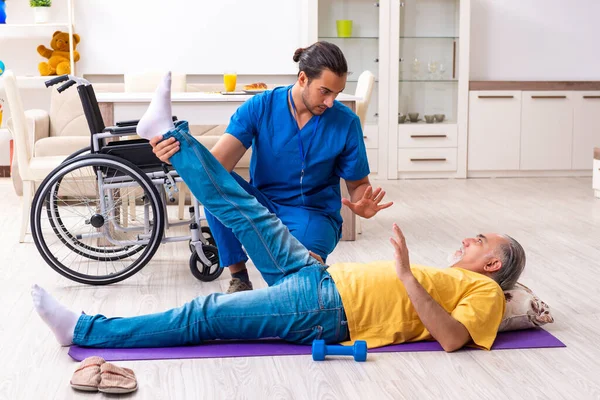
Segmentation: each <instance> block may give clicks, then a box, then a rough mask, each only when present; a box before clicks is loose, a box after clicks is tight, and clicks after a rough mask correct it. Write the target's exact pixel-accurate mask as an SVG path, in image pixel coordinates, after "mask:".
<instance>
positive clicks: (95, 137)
mask: <svg viewBox="0 0 600 400" xmlns="http://www.w3.org/2000/svg"><path fill="white" fill-rule="evenodd" d="M62 82H66V83H64V84H62V85H61V86H60V87H59V88H58V89H57V90H58V92H59V93H61V92H63V91H64V90H66V89H68V88H69V87H71V86H73V85H77V91H78V94H79V97H80V100H81V104H82V106H83V110H84V114H85V117H86V120H87V123H88V127H89V129H90V133H91V139H90V140H91V142H90V147H89V148H84V149H81V150H79V151H77V152H75V153H73V154H72V155H70V156H69V157H67V159H66V160H65V161H64V162H63V163H61V164H60V165H59V166H58V167H57V168H55V169H54V170H53V171H52V172H51V173H50V174H49V175H48V176H47V177H46V179H44V181H43V182H42V184H41V185H40V187H39V189H38V191H37V192H36V195H35V197H34V200H33V204H32V208H31V219H30V221H31V231H32V234H33V239H34V242H35V244H36V247H37V249H38V251H39V252H40V254H41V255H42V257H43V258H44V260H45V261H46V262H47V263H48V264H49V265H50V266H51V267H52V268H53V269H54V270H56V271H57V272H58V273H60V274H61V275H63V276H65V277H67V278H69V279H71V280H74V281H76V282H80V283H87V284H92V285H105V284H111V283H115V282H119V281H122V280H124V279H126V278H128V277H130V276H132V275H133V274H135V273H137V272H138V271H140V270H141V269H142V268H143V267H144V266H145V265H146V264H147V263H148V262H149V261H150V260H151V258H152V256H153V255H154V253H155V252H156V250H157V249H158V247H159V246H160V244H161V243H171V242H181V241H189V248H190V251H191V253H192V254H191V256H190V261H189V266H190V270H191V272H192V274H193V275H194V276H195V277H196V278H197V279H199V280H201V281H204V282H208V281H212V280H215V279H217V278H218V277H219V276H220V275H221V273H222V271H223V270H222V268H220V266H219V257H218V250H217V248H216V244H215V242H214V239H213V238H212V233H211V232H210V228H208V227H207V226H204V227H203V226H201V221H202V220H204V218H201V217H200V204H199V202H198V200H197V199H196V198H195V197H194V196H193V194H192V195H191V199H192V207H190V213H192V214H193V215H192V218H191V219H190V220H187V221H181V222H170V221H169V218H168V210H167V198H168V199H169V200H170V201H174V198H173V193H174V192H177V191H178V189H177V183H179V182H183V179H182V178H181V177H180V176H179V175H178V174H177V171H175V170H174V169H173V168H171V167H170V166H169V165H167V164H165V163H162V162H161V161H160V160H158V158H157V157H156V156H155V155H154V153H153V152H152V148H151V146H150V144H149V143H148V141H147V140H145V139H134V140H116V141H110V140H109V139H114V138H117V139H118V138H120V137H122V136H128V135H131V134H135V132H136V126H137V123H138V122H139V121H124V122H118V123H116V126H113V127H105V125H104V121H103V119H102V115H101V113H100V108H99V106H98V102H97V100H96V95H95V93H94V89H93V88H92V85H91V84H90V83H89V82H88V81H87V80H85V79H82V78H78V77H74V76H71V75H63V76H60V77H57V78H54V79H51V80H49V81H47V82H46V87H50V86H53V85H55V84H58V83H62ZM174 120H176V118H174ZM86 153H87V154H86ZM82 171H84V172H89V177H88V178H89V179H94V178H95V179H96V182H95V183H96V185H97V190H96V194H97V197H98V198H97V199H94V200H93V201H90V200H89V199H87V198H85V199H84V198H76V200H77V201H76V202H75V203H74V205H73V207H72V208H73V209H75V212H74V214H78V215H81V216H82V217H83V218H85V217H86V216H89V218H86V219H84V223H83V225H82V228H81V229H90V230H91V232H90V233H83V232H80V231H79V232H78V231H73V232H71V231H70V229H68V228H67V227H66V226H65V220H66V214H65V213H63V215H62V217H61V214H60V211H59V209H60V207H61V206H62V205H64V206H67V207H68V206H69V205H70V203H71V202H72V200H70V198H69V197H68V196H67V197H65V198H64V199H62V198H61V190H62V191H64V188H63V186H62V185H63V184H68V183H73V182H77V179H74V178H70V174H74V175H76V174H75V173H74V172H79V176H80V178H79V179H82V180H83V182H84V183H85V184H88V185H89V183H90V181H89V179H88V180H87V181H86V180H85V178H84V176H83V172H82ZM110 173H113V176H112V177H110V176H109V175H110ZM139 188H141V189H143V195H142V197H141V198H140V199H137V200H136V199H135V198H134V199H132V198H131V193H128V194H127V195H126V196H125V198H126V201H127V203H126V204H125V203H123V202H122V203H121V205H123V204H124V205H125V206H124V207H121V208H119V207H117V204H118V203H119V200H121V201H122V200H123V198H122V197H121V191H123V190H124V189H125V191H126V192H127V190H131V191H132V192H135V190H136V189H139ZM79 193H80V194H81V193H82V191H80V192H79ZM82 196H83V195H82ZM116 196H119V198H118V199H117V198H116ZM148 200H149V201H148ZM138 202H142V205H143V224H142V225H140V226H129V224H130V223H133V222H136V221H137V218H136V215H135V210H136V207H137V203H138ZM90 205H93V210H94V211H95V212H94V213H91V212H90V211H89V209H92V208H90ZM76 207H79V208H77V209H76ZM81 207H84V208H85V207H88V213H87V214H92V215H83V214H82V213H81V210H80V208H81ZM118 210H121V211H120V213H119V212H118ZM84 211H85V210H84ZM132 211H133V212H132ZM44 212H45V215H44ZM130 214H131V215H130ZM45 216H47V218H48V222H49V224H50V227H51V229H46V230H44V227H43V220H44V217H45ZM75 217H77V216H75ZM151 217H153V218H154V219H153V220H152V219H151ZM185 224H189V227H190V235H189V236H173V237H166V236H165V235H164V231H165V229H169V228H170V227H176V226H182V225H185ZM128 234H133V235H135V236H133V238H130V239H128V240H124V239H122V238H119V237H118V236H120V235H121V236H122V235H128ZM46 235H47V236H49V238H47V237H46ZM205 235H206V236H205ZM54 236H56V238H57V239H58V240H59V241H60V242H61V243H62V244H64V245H65V246H66V247H67V248H68V249H70V250H71V251H72V252H73V253H75V254H76V256H75V257H76V258H77V256H80V257H82V258H81V260H82V262H83V263H85V262H86V260H87V263H88V265H87V266H88V272H89V266H90V263H91V262H92V261H95V262H97V263H106V273H105V274H104V275H90V274H89V273H82V272H81V271H80V270H79V269H77V270H74V269H73V268H71V267H69V266H66V265H65V264H64V262H65V261H66V260H68V259H69V257H70V256H69V255H67V256H62V255H61V256H60V257H62V259H59V258H60V257H59V256H58V253H60V252H61V250H60V248H59V250H57V251H52V250H51V249H50V245H54V243H57V242H56V240H55V241H54V242H53V243H50V240H52V239H54ZM49 239H50V240H49ZM90 240H91V241H96V243H101V244H100V245H98V244H95V245H90V244H89V241H90ZM138 253H139V254H140V258H138V259H136V260H133V262H132V263H131V265H127V266H126V267H125V268H123V269H122V270H121V271H117V270H116V268H115V265H114V263H115V262H116V261H118V262H121V263H125V262H126V261H127V259H128V258H131V257H132V256H134V255H136V254H138ZM123 260H125V261H123ZM109 263H110V264H109ZM109 265H110V266H112V268H113V269H114V270H115V271H114V272H110V273H109V272H108V266H109Z"/></svg>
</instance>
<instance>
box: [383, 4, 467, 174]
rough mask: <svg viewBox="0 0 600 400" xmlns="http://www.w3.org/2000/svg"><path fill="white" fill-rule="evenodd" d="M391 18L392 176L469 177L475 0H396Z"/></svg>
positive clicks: (390, 153) (390, 155) (390, 170)
mask: <svg viewBox="0 0 600 400" xmlns="http://www.w3.org/2000/svg"><path fill="white" fill-rule="evenodd" d="M390 21H391V24H390V55H391V56H390V59H391V69H390V88H391V89H390V98H389V105H390V115H389V118H390V119H389V124H390V125H389V128H388V130H389V149H388V152H389V164H388V178H391V179H396V178H460V177H466V164H467V162H466V154H467V152H466V139H467V115H468V114H467V113H468V84H469V35H470V1H469V0H403V1H392V4H391V13H390ZM393 63H396V64H395V66H394V65H393ZM416 113H418V117H417V118H416V119H415V120H414V121H413V122H410V121H409V119H410V118H406V119H404V116H407V117H410V116H411V114H413V116H414V114H416ZM434 115H443V121H438V120H436V121H435V122H433V123H428V121H427V118H429V117H430V116H434ZM426 116H427V118H426ZM396 117H398V118H396Z"/></svg>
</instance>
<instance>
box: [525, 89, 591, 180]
mask: <svg viewBox="0 0 600 400" xmlns="http://www.w3.org/2000/svg"><path fill="white" fill-rule="evenodd" d="M572 98H573V92H552V91H540V92H523V94H522V100H521V101H522V108H521V110H522V111H521V162H520V165H521V168H520V169H521V170H568V169H571V151H572V141H573V99H572ZM590 158H591V155H590Z"/></svg>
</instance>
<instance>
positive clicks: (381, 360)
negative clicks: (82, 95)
mask: <svg viewBox="0 0 600 400" xmlns="http://www.w3.org/2000/svg"><path fill="white" fill-rule="evenodd" d="M384 186H385V189H386V190H387V191H388V197H389V198H390V199H392V200H394V201H395V205H394V206H393V207H392V208H391V209H389V210H387V211H385V212H383V213H382V214H381V215H378V216H377V217H376V218H374V219H373V220H369V221H363V234H362V235H361V236H359V240H357V241H356V242H351V243H349V242H345V243H341V244H340V245H339V246H338V247H337V249H336V250H335V252H334V253H333V254H332V255H331V257H330V260H329V261H330V262H336V261H370V260H373V259H389V258H391V257H392V249H391V248H390V245H389V243H388V241H387V238H388V237H389V235H390V228H391V225H392V222H394V221H395V222H397V223H398V224H399V225H400V226H401V228H402V229H403V230H404V232H405V235H406V238H407V242H408V245H409V249H410V250H411V261H413V262H416V263H423V264H428V265H434V266H440V267H442V266H445V264H446V256H447V254H448V253H449V252H450V251H454V250H455V249H456V248H457V247H458V246H459V244H460V240H461V239H462V238H463V237H466V236H470V235H474V234H477V233H479V232H493V231H497V232H505V233H508V234H510V235H512V236H513V237H515V238H516V239H517V240H519V241H520V242H521V243H522V244H523V246H524V248H525V250H526V252H527V258H528V264H527V267H526V270H525V273H524V275H523V277H522V279H521V281H522V282H523V283H524V284H525V285H527V286H529V287H530V288H531V289H533V290H534V291H535V292H536V293H537V294H538V295H539V296H540V297H541V298H542V299H543V300H544V301H546V302H547V303H548V304H549V305H550V306H551V307H552V312H553V314H554V316H555V319H556V322H555V323H554V324H551V325H547V326H546V328H547V329H548V330H549V331H550V332H552V333H553V334H554V335H555V336H557V337H558V338H559V339H561V340H562V341H563V342H564V343H566V345H567V348H562V349H534V350H499V351H492V352H485V351H467V352H458V353H454V354H445V353H443V352H431V353H395V354H394V353H388V354H370V355H369V360H368V362H366V363H355V362H354V361H351V360H348V359H335V360H331V361H327V362H313V361H312V360H311V358H310V356H291V357H258V358H225V359H205V360H168V361H139V362H120V363H117V364H119V365H123V366H127V367H129V368H132V369H133V370H134V371H135V373H136V374H137V377H138V380H139V390H138V391H137V392H136V393H135V394H133V395H132V396H129V397H133V398H140V399H168V398H171V399H459V398H460V399H538V398H540V399H598V398H600V378H599V376H600V374H599V373H600V343H599V342H600V341H599V338H600V337H599V333H598V332H600V308H599V304H600V289H599V287H600V278H599V274H600V266H599V263H600V240H599V239H600V199H594V197H593V194H592V190H591V179H590V178H564V179H563V178H551V179H550V178H546V179H495V180H487V179H471V180H421V181H399V182H392V183H389V182H385V183H384ZM0 199H1V200H0V204H1V205H2V207H0V227H1V228H0V246H1V248H0V253H1V254H2V259H1V266H0V304H1V309H0V321H1V323H0V399H11V400H12V399H69V398H80V397H86V398H87V397H89V398H92V397H93V398H99V397H107V396H106V395H102V394H99V393H96V394H81V393H78V392H75V391H73V390H72V389H71V388H70V387H69V379H70V377H71V374H72V373H73V371H74V369H75V367H76V365H77V364H76V362H75V361H73V360H71V358H70V357H69V356H68V355H67V348H61V347H59V346H58V345H57V344H56V342H55V341H54V337H53V336H52V335H51V333H50V331H49V330H48V329H46V327H45V326H44V324H43V323H42V321H41V320H40V319H39V317H38V316H37V314H36V313H35V312H34V310H33V307H32V303H31V300H30V296H29V287H30V286H31V284H33V283H38V284H40V285H42V286H44V287H45V288H47V289H48V290H49V291H50V292H51V293H52V294H53V295H55V296H56V297H57V298H58V299H59V300H60V301H62V302H64V303H67V304H69V305H70V306H72V307H73V308H74V309H76V310H85V312H87V313H98V312H101V313H103V314H105V315H107V316H131V315H136V314H141V313H150V312H156V311H161V310H164V309H167V308H171V307H175V306H180V305H182V304H184V303H185V302H186V301H188V300H190V299H192V298H193V297H194V296H198V295H203V294H208V293H211V292H214V291H223V290H225V289H226V287H227V283H228V277H227V275H228V274H227V272H226V273H224V274H223V275H222V276H221V278H220V279H219V280H218V281H216V282H213V283H210V284H208V283H201V282H198V281H196V280H195V279H194V278H193V277H192V275H191V274H190V272H189V270H188V267H187V264H188V257H189V251H188V249H187V245H186V244H183V243H178V244H167V245H164V246H163V247H161V249H160V250H159V251H158V253H157V254H156V256H155V257H154V259H153V260H152V262H151V263H150V264H149V265H148V266H146V267H145V268H144V269H143V270H142V271H141V272H140V273H138V274H136V275H135V276H133V277H132V278H130V279H128V280H126V281H125V282H122V283H120V284H116V285H112V286H109V287H93V286H84V285H80V284H76V283H74V282H71V281H69V280H67V279H65V278H62V277H61V276H59V275H58V274H57V273H55V272H54V271H53V270H51V269H50V267H48V266H47V265H46V264H45V263H44V261H43V260H42V259H41V257H40V256H39V254H38V252H37V251H36V248H35V245H34V244H33V243H32V241H31V239H28V242H27V243H25V244H19V243H18V240H17V235H18V227H19V221H20V218H21V211H20V198H18V197H16V196H15V194H14V192H13V190H12V186H11V182H10V181H9V180H7V179H4V178H3V179H0ZM251 275H252V276H253V281H254V283H255V285H256V286H264V282H262V281H261V280H260V278H259V276H258V274H257V272H256V270H255V269H253V270H252V271H251ZM113 397H114V396H113Z"/></svg>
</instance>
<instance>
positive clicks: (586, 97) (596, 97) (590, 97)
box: [583, 96, 600, 99]
mask: <svg viewBox="0 0 600 400" xmlns="http://www.w3.org/2000/svg"><path fill="white" fill-rule="evenodd" d="M583 98H584V99H600V96H583Z"/></svg>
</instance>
